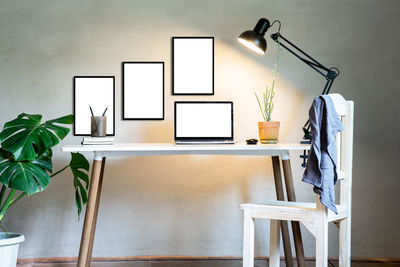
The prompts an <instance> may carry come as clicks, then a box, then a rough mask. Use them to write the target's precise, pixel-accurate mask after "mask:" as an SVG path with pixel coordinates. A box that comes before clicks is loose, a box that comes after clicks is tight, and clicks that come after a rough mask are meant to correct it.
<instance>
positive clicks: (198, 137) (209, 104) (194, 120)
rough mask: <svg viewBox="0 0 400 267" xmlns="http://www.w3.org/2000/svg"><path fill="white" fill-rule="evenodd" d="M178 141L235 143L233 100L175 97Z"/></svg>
mask: <svg viewBox="0 0 400 267" xmlns="http://www.w3.org/2000/svg"><path fill="white" fill-rule="evenodd" d="M174 128H175V130H174V133H175V143H176V144H191V145H193V144H234V143H235V142H234V140H233V102H232V101H175V124H174Z"/></svg>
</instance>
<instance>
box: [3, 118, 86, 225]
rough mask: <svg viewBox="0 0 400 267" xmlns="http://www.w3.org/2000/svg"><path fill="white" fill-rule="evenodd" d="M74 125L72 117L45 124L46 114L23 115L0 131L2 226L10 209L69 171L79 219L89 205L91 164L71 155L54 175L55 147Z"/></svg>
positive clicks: (76, 155)
mask: <svg viewBox="0 0 400 267" xmlns="http://www.w3.org/2000/svg"><path fill="white" fill-rule="evenodd" d="M72 123H73V116H72V115H68V116H64V117H60V118H57V119H54V120H48V121H46V122H42V115H38V114H34V115H32V114H26V113H22V114H20V115H18V117H17V118H16V119H14V120H12V121H9V122H7V123H6V124H5V125H4V128H3V130H2V132H0V141H1V148H0V185H2V187H1V191H0V227H1V228H2V229H3V230H4V231H5V229H4V227H3V226H2V225H1V222H2V220H3V218H4V215H5V214H6V212H7V210H8V209H9V208H11V207H12V206H13V205H14V204H15V203H16V202H17V201H18V200H20V199H22V198H24V197H25V196H27V197H29V196H31V195H32V194H35V193H38V192H41V191H43V190H44V189H46V187H47V186H48V185H49V183H50V181H51V179H52V178H53V177H54V176H55V175H57V174H59V173H61V172H62V171H64V170H66V169H70V170H71V171H72V175H73V184H74V187H75V201H76V206H77V209H78V218H79V215H80V212H81V210H82V206H83V205H85V204H86V202H87V190H88V186H89V177H88V174H87V173H88V171H89V162H88V161H87V160H86V158H85V157H84V156H83V155H82V154H79V153H71V160H70V162H69V163H68V164H67V165H66V166H65V167H63V168H62V169H60V170H58V171H56V172H54V171H53V164H52V155H53V154H52V148H53V147H54V146H56V145H57V144H58V143H59V142H60V141H61V140H63V139H64V138H65V137H66V136H67V135H68V133H69V131H70V129H69V128H66V127H64V126H62V125H70V124H72Z"/></svg>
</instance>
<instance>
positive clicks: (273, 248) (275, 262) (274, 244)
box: [269, 220, 281, 267]
mask: <svg viewBox="0 0 400 267" xmlns="http://www.w3.org/2000/svg"><path fill="white" fill-rule="evenodd" d="M270 227H271V228H270V229H271V230H270V233H269V235H270V247H269V266H270V267H279V265H280V247H281V246H280V244H281V231H280V230H281V221H278V220H271V226H270Z"/></svg>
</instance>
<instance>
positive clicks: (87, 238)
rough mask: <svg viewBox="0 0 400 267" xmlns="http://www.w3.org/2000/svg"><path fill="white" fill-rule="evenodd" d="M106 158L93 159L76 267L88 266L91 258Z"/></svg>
mask: <svg viewBox="0 0 400 267" xmlns="http://www.w3.org/2000/svg"><path fill="white" fill-rule="evenodd" d="M105 162H106V158H102V160H97V159H96V158H95V160H94V161H93V167H92V168H93V169H92V177H91V179H90V187H89V196H88V202H87V204H86V213H85V221H84V223H83V230H82V237H81V245H80V249H79V256H78V267H89V266H90V261H91V259H92V250H93V241H94V233H95V230H96V221H97V214H98V209H99V201H100V193H101V186H102V183H103V174H104V166H105Z"/></svg>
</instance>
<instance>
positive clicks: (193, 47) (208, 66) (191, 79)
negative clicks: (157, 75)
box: [172, 37, 214, 95]
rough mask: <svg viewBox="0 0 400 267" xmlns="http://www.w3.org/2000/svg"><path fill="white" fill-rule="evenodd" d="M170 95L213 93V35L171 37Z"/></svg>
mask: <svg viewBox="0 0 400 267" xmlns="http://www.w3.org/2000/svg"><path fill="white" fill-rule="evenodd" d="M172 95H214V37H172Z"/></svg>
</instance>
